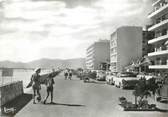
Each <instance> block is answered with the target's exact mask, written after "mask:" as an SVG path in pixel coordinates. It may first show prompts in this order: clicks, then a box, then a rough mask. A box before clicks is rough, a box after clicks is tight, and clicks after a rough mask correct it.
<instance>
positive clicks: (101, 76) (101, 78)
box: [96, 70, 106, 81]
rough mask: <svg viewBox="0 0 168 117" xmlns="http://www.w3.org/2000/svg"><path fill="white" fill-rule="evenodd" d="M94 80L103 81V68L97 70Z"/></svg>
mask: <svg viewBox="0 0 168 117" xmlns="http://www.w3.org/2000/svg"><path fill="white" fill-rule="evenodd" d="M96 80H98V81H105V80H106V73H105V71H103V70H100V71H98V72H97V75H96Z"/></svg>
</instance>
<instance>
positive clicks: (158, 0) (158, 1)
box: [152, 0, 162, 6]
mask: <svg viewBox="0 0 168 117" xmlns="http://www.w3.org/2000/svg"><path fill="white" fill-rule="evenodd" d="M161 1H162V0H157V1H156V2H154V3H153V4H152V6H155V5H157V4H158V3H160V2H161Z"/></svg>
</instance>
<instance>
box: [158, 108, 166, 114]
mask: <svg viewBox="0 0 168 117" xmlns="http://www.w3.org/2000/svg"><path fill="white" fill-rule="evenodd" d="M156 110H157V111H159V112H165V113H168V110H166V109H159V108H157V109H156Z"/></svg>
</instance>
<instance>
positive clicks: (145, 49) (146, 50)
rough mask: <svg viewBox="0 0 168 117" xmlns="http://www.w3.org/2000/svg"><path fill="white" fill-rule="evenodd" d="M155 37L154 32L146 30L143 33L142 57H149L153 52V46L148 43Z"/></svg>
mask: <svg viewBox="0 0 168 117" xmlns="http://www.w3.org/2000/svg"><path fill="white" fill-rule="evenodd" d="M153 37H154V32H152V31H147V30H146V29H144V30H143V31H142V57H144V56H147V55H148V53H149V52H151V51H152V49H153V48H152V45H150V44H148V41H149V40H150V39H152V38H153Z"/></svg>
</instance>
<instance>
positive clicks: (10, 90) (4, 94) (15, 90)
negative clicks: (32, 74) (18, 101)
mask: <svg viewBox="0 0 168 117" xmlns="http://www.w3.org/2000/svg"><path fill="white" fill-rule="evenodd" d="M22 94H23V82H22V81H16V82H12V83H9V84H5V85H2V86H0V99H1V100H0V106H2V105H4V104H6V103H7V102H9V101H11V100H13V99H15V98H16V97H17V96H19V95H22Z"/></svg>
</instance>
